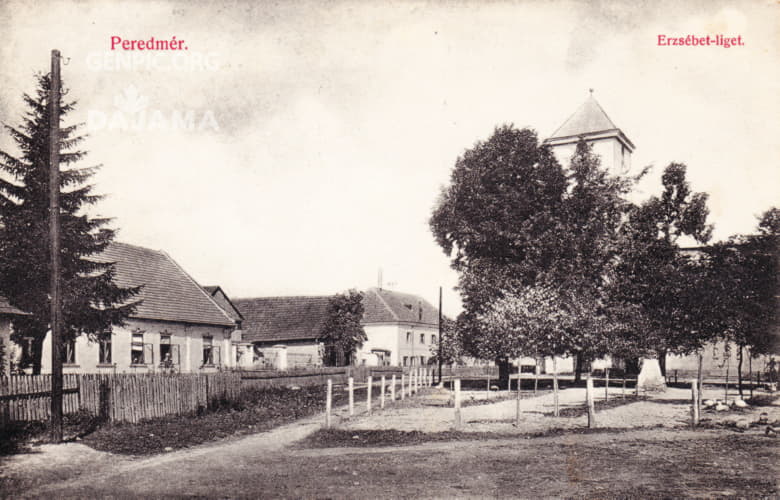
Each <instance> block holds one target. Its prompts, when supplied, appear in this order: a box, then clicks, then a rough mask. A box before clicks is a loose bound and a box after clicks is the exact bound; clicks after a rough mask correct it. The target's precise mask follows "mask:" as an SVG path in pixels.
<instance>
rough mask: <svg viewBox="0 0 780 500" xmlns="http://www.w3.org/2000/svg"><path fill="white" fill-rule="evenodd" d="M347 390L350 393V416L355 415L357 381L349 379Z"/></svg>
mask: <svg viewBox="0 0 780 500" xmlns="http://www.w3.org/2000/svg"><path fill="white" fill-rule="evenodd" d="M347 390H348V391H349V416H350V417H351V416H353V415H355V379H353V378H352V377H349V378H348V379H347Z"/></svg>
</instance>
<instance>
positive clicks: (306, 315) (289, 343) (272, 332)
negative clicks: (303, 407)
mask: <svg viewBox="0 0 780 500" xmlns="http://www.w3.org/2000/svg"><path fill="white" fill-rule="evenodd" d="M329 301H330V297H328V296H308V297H306V296H292V297H259V298H247V299H235V300H234V301H233V302H234V303H235V305H236V307H237V308H238V310H239V311H240V312H241V314H242V317H243V318H244V320H243V327H242V336H243V339H244V341H245V342H251V343H252V345H253V346H254V354H255V358H256V359H255V362H256V363H258V364H261V365H262V364H267V365H269V366H274V367H276V368H280V367H281V368H292V367H296V366H320V365H322V355H323V343H322V339H321V337H322V326H323V325H324V324H325V319H326V317H327V311H328V303H329ZM282 359H284V361H283V360H282Z"/></svg>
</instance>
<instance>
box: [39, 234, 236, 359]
mask: <svg viewBox="0 0 780 500" xmlns="http://www.w3.org/2000/svg"><path fill="white" fill-rule="evenodd" d="M91 258H92V259H94V260H96V261H99V262H111V263H114V265H115V276H114V281H115V282H116V283H117V284H118V285H120V286H123V287H135V286H140V287H142V288H141V291H140V293H139V294H138V295H137V296H136V297H134V298H133V301H134V302H135V301H138V305H137V308H136V311H135V313H134V314H133V315H132V316H131V317H130V318H129V319H128V320H127V321H126V324H125V325H123V326H115V327H114V328H113V329H112V331H111V332H106V333H105V334H103V335H102V336H101V337H100V338H99V339H95V340H92V339H89V338H88V337H87V336H85V335H82V336H80V337H78V338H77V339H76V340H75V341H74V342H72V343H70V344H66V345H64V346H63V371H64V372H65V373H103V372H105V373H113V372H118V373H146V372H153V371H163V370H165V371H177V372H183V373H196V372H204V371H205V372H208V371H216V370H218V369H221V368H225V367H231V366H234V365H235V359H236V344H238V343H240V341H241V331H240V330H239V328H238V326H239V325H237V323H236V318H235V317H234V315H233V314H231V312H230V311H229V310H225V309H223V308H222V306H220V304H219V303H218V302H217V300H215V298H214V297H213V296H212V295H211V294H210V293H209V292H207V291H206V290H204V289H203V288H202V287H201V286H200V285H199V284H198V283H197V282H196V281H195V280H194V279H193V278H192V277H191V276H190V275H189V274H188V273H187V272H186V271H185V270H184V269H183V268H182V267H181V266H180V265H179V264H178V263H177V262H176V261H175V260H173V259H172V258H171V257H170V256H169V255H168V254H166V253H165V252H163V251H160V250H151V249H148V248H144V247H140V246H135V245H129V244H126V243H117V242H115V243H112V244H111V245H109V246H108V247H107V248H106V250H105V251H103V252H102V253H101V254H99V255H97V256H93V257H91ZM50 353H51V343H50V340H49V338H48V337H47V339H46V341H45V342H44V351H43V358H42V360H43V364H42V370H43V371H44V372H46V371H51V354H50Z"/></svg>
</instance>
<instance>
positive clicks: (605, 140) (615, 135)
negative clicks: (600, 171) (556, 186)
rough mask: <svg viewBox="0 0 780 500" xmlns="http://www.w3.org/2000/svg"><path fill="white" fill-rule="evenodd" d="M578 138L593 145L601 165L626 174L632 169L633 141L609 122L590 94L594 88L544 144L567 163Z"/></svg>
mask: <svg viewBox="0 0 780 500" xmlns="http://www.w3.org/2000/svg"><path fill="white" fill-rule="evenodd" d="M580 139H585V140H586V141H587V142H588V143H589V144H590V145H591V146H592V147H593V152H594V153H595V154H597V155H599V156H600V157H601V165H602V167H604V168H606V169H607V170H608V171H609V172H610V173H612V174H625V173H627V172H628V171H629V170H630V169H631V153H633V152H634V149H635V147H634V143H633V142H631V140H629V138H628V137H626V135H625V134H624V133H623V131H622V130H620V129H619V128H617V127H616V126H615V124H614V123H612V120H610V119H609V117H608V116H607V113H605V112H604V109H603V108H602V107H601V105H600V104H599V103H598V102H597V101H596V98H595V97H593V89H591V90H590V96H589V97H588V99H587V100H586V101H585V103H584V104H583V105H582V106H580V107H579V109H578V110H577V111H575V112H574V114H573V115H571V116H570V117H569V119H568V120H566V121H565V122H563V125H561V126H560V127H558V130H556V131H555V132H554V133H553V135H552V136H551V137H549V138H547V139H545V140H544V144H547V145H549V146H550V147H551V149H552V151H553V154H555V157H556V158H557V159H558V162H559V163H560V164H561V165H563V166H564V167H567V166H568V165H569V161H570V160H571V157H572V156H573V155H574V152H575V150H576V148H577V142H579V140H580Z"/></svg>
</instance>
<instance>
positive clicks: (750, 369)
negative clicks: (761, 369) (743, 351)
mask: <svg viewBox="0 0 780 500" xmlns="http://www.w3.org/2000/svg"><path fill="white" fill-rule="evenodd" d="M748 380H750V399H753V352H752V351H751V352H750V356H748Z"/></svg>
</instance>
